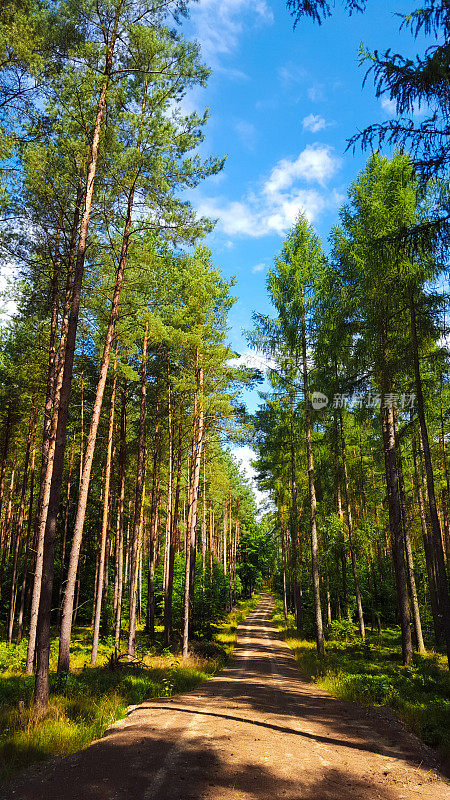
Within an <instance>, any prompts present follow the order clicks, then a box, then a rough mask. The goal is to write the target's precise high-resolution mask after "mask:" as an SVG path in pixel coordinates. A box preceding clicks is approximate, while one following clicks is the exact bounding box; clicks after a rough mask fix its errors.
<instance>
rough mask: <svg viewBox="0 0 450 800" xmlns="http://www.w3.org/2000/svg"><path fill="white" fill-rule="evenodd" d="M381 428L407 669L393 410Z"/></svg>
mask: <svg viewBox="0 0 450 800" xmlns="http://www.w3.org/2000/svg"><path fill="white" fill-rule="evenodd" d="M382 426H383V444H384V459H385V469H386V485H387V493H388V505H389V527H390V530H391V539H392V556H393V561H394V571H395V582H396V587H397V599H398V611H399V615H400V627H401V632H402V655H403V664H404V665H405V666H408V665H409V664H411V662H412V654H413V653H412V641H411V628H410V624H409V608H408V591H407V586H406V568H405V559H404V555H403V529H402V518H401V509H400V497H399V487H398V476H397V459H396V452H395V430H394V414H393V409H392V407H388V408H383V409H382Z"/></svg>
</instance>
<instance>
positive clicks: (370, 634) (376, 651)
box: [273, 601, 450, 758]
mask: <svg viewBox="0 0 450 800" xmlns="http://www.w3.org/2000/svg"><path fill="white" fill-rule="evenodd" d="M273 619H274V622H275V623H276V624H277V625H278V628H279V630H280V631H281V634H282V636H283V639H284V640H285V641H286V643H287V644H288V646H289V647H290V648H291V650H293V651H294V654H295V658H296V660H297V662H298V665H299V668H300V672H301V673H302V676H303V677H304V678H305V679H306V680H310V681H313V682H314V683H316V684H317V685H318V686H320V687H321V688H322V689H326V690H327V691H328V692H330V693H331V694H333V695H334V696H335V697H339V698H341V699H342V700H349V701H356V702H359V703H364V704H365V705H368V706H388V707H389V708H391V709H392V710H393V711H394V712H396V713H397V714H398V715H399V717H400V718H401V720H402V721H403V722H404V723H405V724H406V725H407V727H408V728H410V729H411V730H412V731H413V732H414V733H416V734H417V735H418V736H420V738H421V739H422V740H423V741H424V742H425V743H426V744H428V745H430V746H431V747H435V748H437V749H438V750H439V751H440V752H441V754H442V755H443V756H444V757H447V758H448V757H449V756H450V724H449V723H450V677H449V673H448V669H447V666H446V659H445V657H444V656H443V655H440V654H438V653H434V652H428V653H427V654H426V655H421V654H419V653H415V655H414V661H413V663H412V664H411V665H410V666H409V667H405V666H403V665H402V648H401V632H400V629H399V628H395V627H392V628H386V629H383V630H382V631H381V633H378V631H377V630H375V631H371V630H370V628H369V630H367V632H366V640H365V642H362V641H361V639H360V638H359V636H358V627H357V625H354V624H353V623H352V622H351V621H350V620H341V621H340V622H339V621H335V622H332V623H331V625H329V626H328V627H327V629H326V635H327V641H326V657H325V659H320V658H318V657H317V652H316V647H315V642H314V641H309V640H307V639H301V638H298V634H297V632H296V627H295V618H294V615H293V614H288V618H287V620H285V618H284V615H283V606H282V603H281V602H280V601H278V602H277V604H276V610H275V613H274V617H273Z"/></svg>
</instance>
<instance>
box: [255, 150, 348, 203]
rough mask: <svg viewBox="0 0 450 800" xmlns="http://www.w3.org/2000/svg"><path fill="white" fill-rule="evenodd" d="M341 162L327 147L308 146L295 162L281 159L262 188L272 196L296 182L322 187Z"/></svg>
mask: <svg viewBox="0 0 450 800" xmlns="http://www.w3.org/2000/svg"><path fill="white" fill-rule="evenodd" d="M340 164H341V161H340V159H339V158H337V157H336V156H335V155H334V154H333V150H332V148H331V147H329V146H327V145H320V144H319V145H318V144H313V145H308V147H305V149H304V150H302V152H301V153H300V155H299V156H298V158H296V159H295V161H290V160H289V159H287V158H283V159H282V160H281V161H279V162H278V164H277V165H276V166H275V167H274V168H273V170H272V172H271V173H270V177H269V180H268V181H267V182H266V184H265V186H264V192H265V193H266V194H274V193H277V192H279V191H281V190H283V189H287V188H288V187H289V186H292V184H293V183H294V182H295V181H296V180H299V179H301V180H304V181H306V182H307V183H319V184H320V185H321V186H324V184H325V183H326V181H327V180H329V178H331V177H332V176H333V175H334V174H335V173H336V172H337V170H338V169H339V167H340Z"/></svg>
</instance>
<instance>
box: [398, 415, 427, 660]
mask: <svg viewBox="0 0 450 800" xmlns="http://www.w3.org/2000/svg"><path fill="white" fill-rule="evenodd" d="M394 426H395V443H396V455H397V472H398V484H399V496H400V509H401V514H402V523H403V537H404V541H405V554H406V568H407V576H408V586H409V595H410V599H411V609H412V618H413V625H414V632H415V635H416V642H417V649H418V651H419V653H425V652H426V650H425V645H424V641H423V635H422V623H421V621H420V610H419V600H418V598H417V588H416V580H415V577H414V562H413V555H412V547H411V519H410V514H409V511H408V506H407V499H406V491H405V480H404V477H403V463H402V453H401V447H400V439H399V435H398V423H397V415H396V414H395V412H394Z"/></svg>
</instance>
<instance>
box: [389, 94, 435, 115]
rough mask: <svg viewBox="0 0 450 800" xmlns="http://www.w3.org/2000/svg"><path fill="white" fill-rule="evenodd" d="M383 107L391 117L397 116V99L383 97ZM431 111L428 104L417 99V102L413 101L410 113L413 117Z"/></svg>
mask: <svg viewBox="0 0 450 800" xmlns="http://www.w3.org/2000/svg"><path fill="white" fill-rule="evenodd" d="M381 108H382V109H383V111H384V113H385V114H387V115H388V116H389V117H395V116H396V114H397V103H396V102H395V100H390V99H389V97H383V98H382V99H381ZM429 113H430V109H429V107H428V106H427V105H426V104H423V103H422V104H419V102H417V101H416V102H415V103H413V107H412V110H411V112H410V115H411V116H412V117H423V116H425V115H426V114H429ZM404 116H407V115H404Z"/></svg>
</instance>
